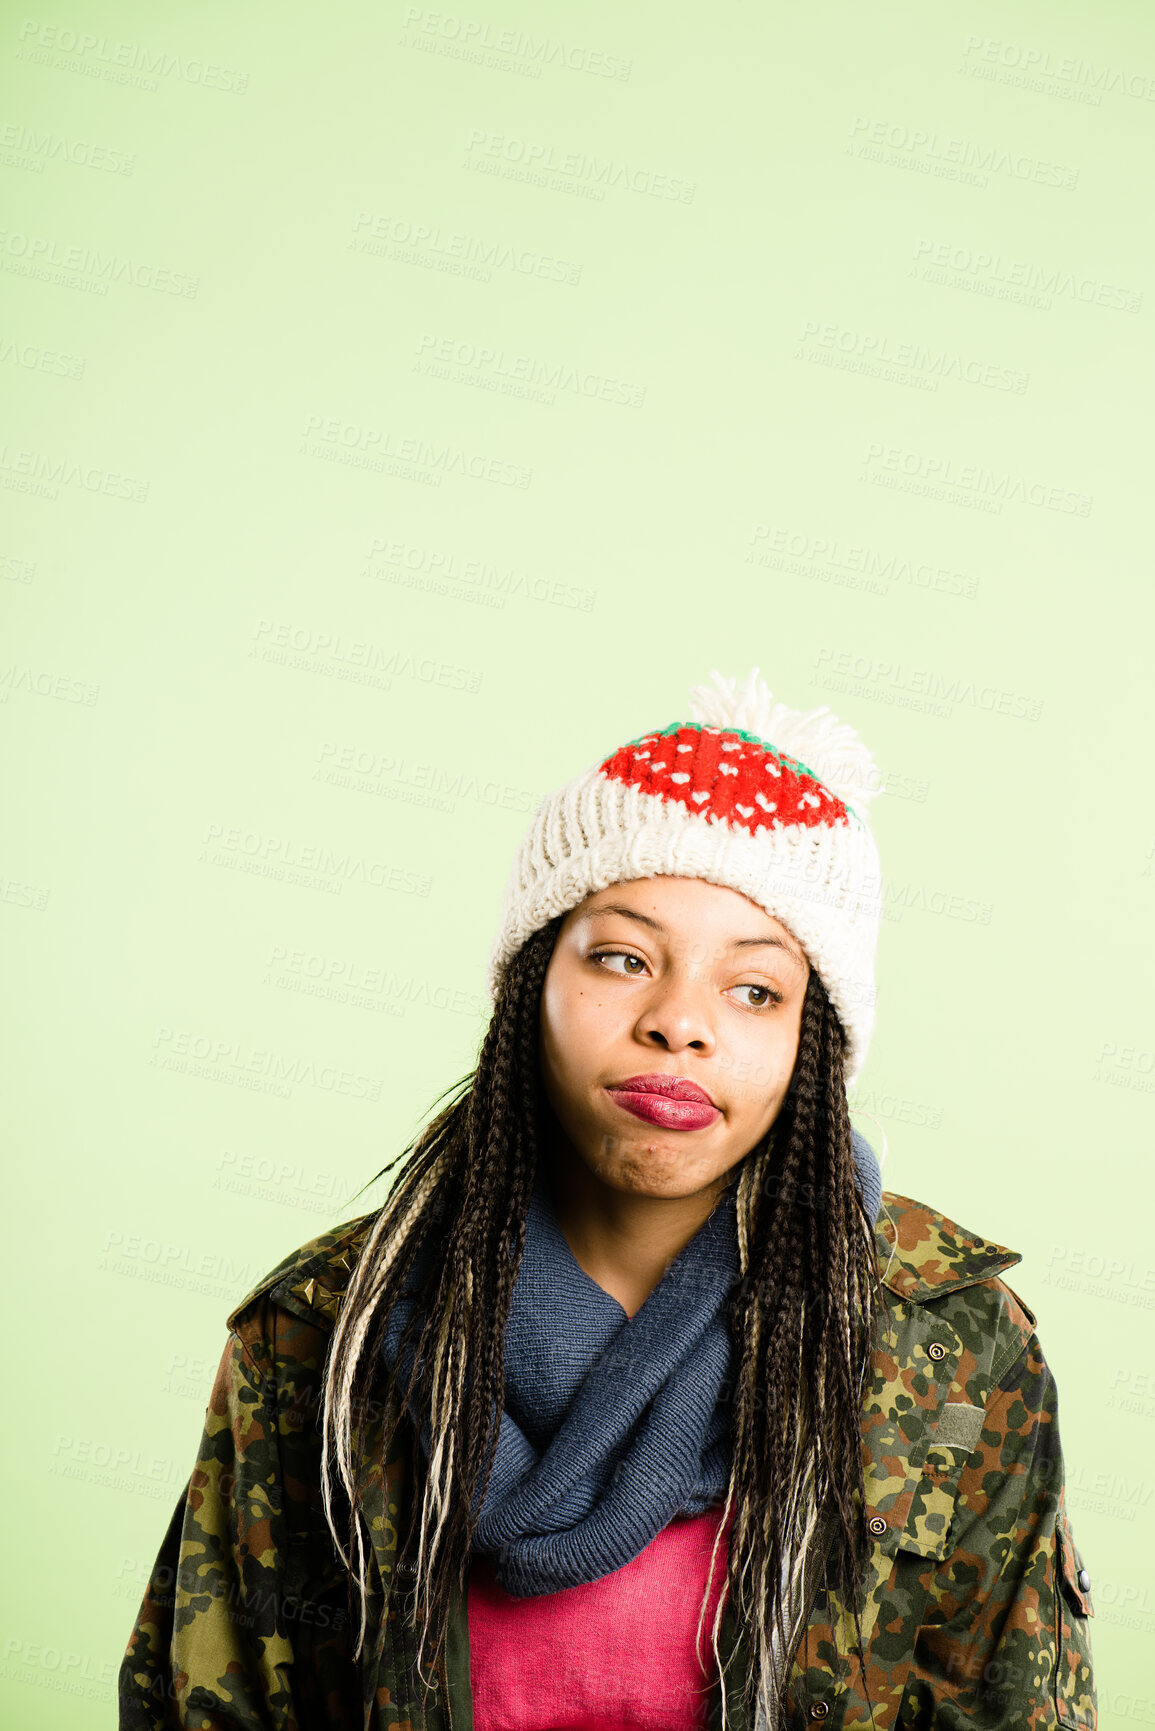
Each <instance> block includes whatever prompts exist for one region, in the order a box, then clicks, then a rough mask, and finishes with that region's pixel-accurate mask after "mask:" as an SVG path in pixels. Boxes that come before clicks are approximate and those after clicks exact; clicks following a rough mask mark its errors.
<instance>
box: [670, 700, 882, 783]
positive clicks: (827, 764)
mask: <svg viewBox="0 0 1155 1731" xmlns="http://www.w3.org/2000/svg"><path fill="white" fill-rule="evenodd" d="M710 677H711V679H712V680H713V681H714V686H715V688H716V689H714V690H711V688H710V686H708V685H694V686H692V687H691V688H690V718H691V720H693V721H700V722H702V723H703V724H704V725H705V726H707V727H736V728H739V729H740V730H741V731H742V732H743V733H752V734H754V735H755V736H756V737H757V738H758V739H762V740H765V742H766V744H767V745H772V746H773V747H774V749H775V751H780V752H784V753H785V754H786V756H787V757H794V758H797V759H798V761H799V762H800V763H804V764H806V766H807V768H808V769H812V770H813V771H814V773H815V775H816V776H817V777H818V779H819V781H820V782H822V784H823V786H824V787H828V788H829V789H830V791H831V793H833V794H836V795H837V797H838V798H839V799H841V800H843V801H844V802H845V803H846V804H849V805H865V804H866V803H867V801H868V800H871V799H874V797H875V796H876V795H877V794H880V793H881V792H882V791H883V790H882V778H881V776H880V775H879V772H878V769H877V767H876V765H875V762H874V759H873V758H872V757H871V755H870V752H869V750H868V749H867V747H866V746H865V745H864V744H863V742H862V740H861V739H860V738H859V737H858V735H857V733H855V731H854V729H853V728H852V727H851V726H850V725H849V723H847V722H845V721H839V719H838V717H837V716H836V715H833V714H831V712H830V709H829V707H828V706H827V705H826V704H825V703H823V704H821V705H820V706H819V707H818V708H817V709H807V710H802V709H791V708H789V707H788V705H787V704H785V703H775V701H774V698H773V695H772V693H771V691H770V688H769V686H768V685H767V684H766V681H765V680H764V679H760V678H759V677H758V669H757V668H756V667H754V668H751V670H750V672H749V673H748V674H747V676H746V680H745V683H744V684H743V685H742V686H741V688H739V687H738V684H737V682H736V681H735V680H733V679H723V677H722V675H721V674H720V673H717V672H714V673H711V675H710Z"/></svg>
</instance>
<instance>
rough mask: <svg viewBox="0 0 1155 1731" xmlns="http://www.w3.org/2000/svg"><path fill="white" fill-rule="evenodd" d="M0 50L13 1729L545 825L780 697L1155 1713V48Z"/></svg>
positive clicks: (690, 10)
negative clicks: (829, 789)
mask: <svg viewBox="0 0 1155 1731" xmlns="http://www.w3.org/2000/svg"><path fill="white" fill-rule="evenodd" d="M0 65H2V66H3V79H4V90H5V95H4V101H3V122H4V124H3V133H2V145H3V148H2V152H0V168H2V170H3V191H4V210H5V213H6V214H5V216H4V233H3V238H2V240H0V287H2V291H3V295H4V309H5V310H4V316H3V319H2V321H0V329H2V333H3V346H2V352H0V373H2V379H3V387H4V394H3V407H2V410H0V416H2V425H0V450H2V457H0V484H2V485H3V488H4V491H5V500H4V502H5V505H6V506H7V510H6V512H5V518H6V523H7V527H6V529H5V531H4V536H3V543H2V547H0V564H2V572H0V575H2V577H3V579H4V581H3V583H2V584H0V589H2V592H3V600H4V607H5V621H6V622H5V627H4V637H3V650H2V657H0V703H2V710H3V721H4V723H5V725H6V730H7V749H6V754H5V768H6V777H5V794H4V800H5V815H6V822H5V838H4V848H3V859H2V863H0V934H2V938H3V946H4V956H5V962H4V977H5V981H6V993H5V997H6V1022H5V1029H4V1040H3V1049H4V1056H5V1061H6V1072H7V1086H6V1090H5V1093H6V1102H7V1105H6V1117H7V1130H6V1136H5V1141H6V1144H7V1147H8V1150H9V1156H10V1158H9V1165H8V1179H7V1191H6V1201H7V1205H8V1222H9V1249H8V1252H7V1255H6V1265H7V1270H8V1274H9V1277H10V1282H11V1297H10V1299H9V1304H8V1316H9V1319H10V1329H9V1336H8V1353H7V1366H6V1381H7V1386H8V1389H9V1394H10V1399H11V1400H12V1401H13V1402H14V1404H15V1410H16V1418H15V1420H12V1421H10V1422H9V1423H8V1425H7V1426H6V1427H5V1445H6V1447H7V1449H8V1451H9V1454H8V1462H7V1467H6V1471H5V1477H4V1484H5V1487H6V1490H7V1492H8V1498H7V1500H8V1504H9V1507H8V1510H7V1514H6V1530H7V1535H8V1547H9V1556H10V1558H18V1560H14V1561H11V1562H10V1565H9V1567H8V1569H7V1570H6V1571H5V1583H4V1591H5V1598H6V1601H7V1602H6V1604H5V1606H4V1613H3V1626H4V1631H5V1642H4V1651H3V1654H2V1655H0V1658H2V1669H0V1690H2V1691H3V1700H4V1708H3V1712H4V1717H5V1720H6V1722H8V1723H12V1724H20V1725H22V1726H23V1725H35V1726H38V1727H39V1726H44V1727H46V1728H47V1727H64V1726H68V1727H89V1726H92V1727H96V1726H98V1725H107V1724H109V1723H111V1722H112V1719H113V1712H112V1707H111V1702H112V1699H113V1679H114V1676H115V1671H116V1668H117V1665H118V1663H119V1659H120V1656H121V1653H122V1652H123V1648H124V1643H125V1641H126V1639H127V1636H128V1633H129V1629H130V1628H131V1625H132V1621H133V1617H134V1615H135V1611H136V1607H137V1603H138V1600H139V1595H140V1592H141V1589H142V1586H143V1582H144V1580H145V1578H146V1576H147V1572H148V1569H149V1567H150V1564H151V1562H152V1559H153V1557H154V1555H155V1553H156V1550H157V1548H158V1546H159V1544H160V1540H161V1537H162V1535H163V1532H164V1528H165V1525H166V1523H167V1520H168V1517H169V1513H170V1511H171V1509H172V1507H173V1505H174V1503H175V1501H176V1499H177V1496H178V1495H179V1493H180V1492H181V1490H182V1488H183V1485H184V1482H185V1479H186V1477H187V1474H188V1472H189V1470H190V1467H191V1464H192V1462H193V1460H194V1458H195V1453H196V1447H197V1443H198V1440H199V1435H200V1428H201V1424H202V1419H203V1413H204V1407H205V1402H206V1400H207V1396H208V1390H209V1388H210V1386H211V1382H212V1377H213V1372H214V1369H215V1365H216V1361H217V1358H218V1357H219V1354H220V1352H221V1349H222V1347H223V1345H224V1340H225V1328H224V1321H225V1317H226V1315H227V1313H228V1311H229V1310H230V1309H231V1308H232V1306H233V1305H234V1304H235V1303H236V1302H237V1301H238V1300H239V1299H240V1297H241V1296H242V1295H243V1293H244V1292H245V1291H246V1290H247V1288H248V1287H249V1286H250V1285H251V1284H252V1283H253V1282H254V1281H255V1280H256V1279H257V1278H258V1277H259V1276H260V1275H261V1274H262V1273H263V1272H264V1271H265V1270H266V1269H267V1268H269V1267H271V1266H272V1265H273V1264H274V1263H275V1262H277V1261H278V1260H279V1259H280V1258H281V1257H282V1256H283V1255H285V1254H286V1252H288V1251H289V1250H290V1249H292V1248H293V1247H294V1246H295V1245H297V1244H300V1243H301V1242H303V1241H304V1240H306V1239H307V1238H310V1237H311V1236H313V1234H315V1233H316V1232H319V1231H321V1230H323V1229H324V1228H325V1227H326V1226H328V1225H330V1224H332V1223H334V1222H337V1221H340V1220H342V1219H345V1218H348V1217H350V1216H351V1215H352V1214H355V1213H361V1212H364V1211H365V1210H366V1209H367V1208H369V1207H371V1206H373V1205H374V1202H375V1201H378V1200H380V1198H381V1195H382V1192H381V1190H380V1187H377V1188H376V1189H374V1190H370V1191H368V1192H366V1193H365V1194H364V1195H363V1196H361V1197H359V1198H358V1199H357V1200H356V1201H354V1200H353V1197H354V1193H355V1192H356V1191H357V1189H358V1187H359V1186H361V1185H363V1184H364V1183H365V1181H366V1180H367V1179H369V1178H371V1177H372V1175H373V1174H374V1173H376V1172H377V1171H379V1169H380V1168H381V1167H382V1166H383V1165H384V1164H385V1162H386V1160H388V1159H390V1158H392V1156H393V1154H394V1153H395V1152H396V1151H397V1149H398V1148H399V1147H400V1146H402V1145H403V1143H404V1142H405V1141H406V1140H407V1139H408V1138H409V1137H410V1136H411V1135H412V1133H413V1132H414V1130H415V1129H416V1128H417V1126H418V1125H419V1124H420V1123H421V1122H422V1121H423V1119H424V1117H425V1116H426V1114H427V1111H428V1109H429V1106H430V1104H431V1102H432V1100H433V1098H434V1097H435V1095H436V1094H437V1093H438V1092H439V1091H440V1090H441V1089H442V1088H444V1087H445V1086H446V1085H447V1084H448V1083H449V1082H450V1081H451V1080H452V1079H453V1078H455V1077H456V1076H457V1075H459V1074H460V1073H461V1072H462V1071H464V1070H465V1069H466V1068H467V1067H468V1066H469V1064H470V1063H471V1061H472V1058H473V1055H474V1053H475V1050H476V1047H477V1043H478V1040H479V1036H480V1034H481V1031H482V1028H483V1013H484V995H483V994H484V968H485V959H486V955H487V951H488V946H489V943H490V941H491V938H492V935H493V932H494V930H495V927H496V921H497V915H498V905H499V897H500V893H501V888H502V884H503V881H504V878H505V874H506V871H507V869H508V866H509V864H510V861H511V858H512V855H513V851H514V849H515V847H516V845H517V843H518V841H519V838H520V836H521V834H522V831H523V829H524V827H525V825H526V823H527V822H528V815H529V812H530V811H531V809H532V807H533V805H534V804H535V803H536V801H537V800H538V799H539V798H540V797H541V796H542V795H543V794H545V793H546V792H547V791H549V790H550V789H551V788H553V787H554V786H556V785H557V784H558V783H560V782H561V781H563V780H565V779H567V778H568V777H570V776H571V775H574V774H576V773H577V772H578V771H580V770H581V769H583V768H585V767H587V766H588V765H589V764H591V763H593V762H594V761H596V759H597V758H598V757H600V756H602V755H604V754H605V753H606V752H608V751H609V750H611V749H612V748H613V747H614V746H616V745H617V744H619V743H620V742H621V741H623V740H626V739H631V738H636V737H637V736H639V735H640V734H641V733H643V732H644V731H646V730H647V729H651V728H654V727H660V726H664V725H666V724H668V723H669V722H670V721H673V720H675V719H679V718H684V716H685V714H686V707H687V705H686V693H687V689H688V687H689V686H690V685H692V684H695V683H698V682H702V681H705V680H707V679H708V677H709V672H710V670H711V669H712V668H715V667H717V668H719V669H720V670H721V671H722V672H723V673H725V674H727V675H731V676H738V677H742V676H743V675H744V674H745V673H746V672H747V670H748V669H749V668H750V666H752V665H754V664H757V665H758V666H759V667H760V668H761V670H762V673H763V676H764V677H765V678H766V679H767V681H768V682H769V684H770V686H771V687H772V689H773V691H774V694H775V696H776V697H778V698H780V699H782V700H783V701H785V702H787V703H790V704H792V705H794V706H796V707H799V708H810V707H813V706H815V705H818V704H829V705H830V706H831V708H832V709H833V710H834V712H835V713H836V714H837V715H838V716H839V717H840V718H841V719H843V720H845V721H848V722H850V723H851V724H852V725H853V726H854V727H855V728H857V729H858V730H859V731H860V733H861V734H862V736H863V738H864V739H865V740H866V742H867V744H868V745H869V746H870V748H871V749H872V751H873V752H874V755H875V758H876V760H877V762H878V764H879V766H880V770H881V772H882V775H883V778H884V782H883V785H884V787H885V789H886V792H885V795H884V796H880V797H879V798H878V799H877V800H876V801H875V802H874V803H873V805H872V807H871V820H872V823H873V826H874V828H875V832H876V834H877V837H878V841H879V846H880V850H881V855H882V860H883V867H884V871H885V874H886V884H885V899H886V909H885V913H886V917H885V918H884V920H883V924H882V932H881V938H880V944H879V958H878V985H879V998H878V1023H877V1030H876V1034H875V1037H874V1042H873V1046H872V1049H871V1052H870V1056H869V1060H868V1063H867V1066H866V1069H865V1071H864V1073H863V1075H862V1078H861V1081H860V1084H859V1086H858V1088H857V1090H856V1102H857V1105H858V1107H859V1108H860V1110H859V1112H858V1113H857V1114H856V1121H857V1122H858V1123H859V1125H860V1127H861V1128H862V1129H864V1130H865V1132H866V1133H867V1135H868V1136H870V1137H871V1139H872V1141H874V1143H875V1144H876V1146H877V1147H878V1148H879V1151H880V1152H881V1151H882V1143H883V1133H885V1144H886V1163H885V1179H886V1182H887V1184H888V1185H889V1187H891V1188H893V1189H896V1190H899V1191H901V1192H903V1193H906V1194H910V1195H913V1196H915V1197H918V1198H920V1199H922V1200H925V1201H928V1202H930V1203H932V1204H933V1205H934V1206H936V1207H938V1208H941V1209H942V1210H944V1211H945V1212H946V1213H948V1214H950V1215H952V1216H953V1217H954V1218H956V1219H958V1220H960V1221H961V1222H962V1223H963V1224H964V1225H966V1226H967V1227H969V1228H972V1229H973V1230H975V1231H977V1232H980V1233H984V1234H987V1235H989V1236H991V1237H993V1238H995V1239H997V1240H999V1241H1001V1242H1003V1243H1006V1244H1010V1245H1013V1246H1014V1247H1015V1248H1016V1249H1018V1250H1020V1251H1021V1252H1022V1254H1023V1261H1022V1264H1021V1266H1020V1267H1018V1268H1016V1269H1015V1270H1014V1271H1013V1273H1012V1275H1011V1280H1012V1283H1013V1284H1014V1286H1015V1289H1016V1291H1018V1292H1020V1293H1021V1294H1022V1296H1023V1298H1024V1299H1025V1300H1026V1302H1027V1303H1028V1304H1029V1305H1030V1306H1031V1307H1032V1308H1033V1309H1034V1310H1035V1311H1036V1313H1037V1316H1038V1325H1039V1332H1040V1337H1041V1339H1042V1341H1043V1344H1044V1347H1045V1350H1046V1352H1047V1355H1048V1357H1049V1359H1050V1361H1051V1363H1052V1365H1053V1367H1054V1370H1055V1374H1056V1377H1057V1380H1058V1384H1059V1390H1060V1398H1061V1415H1062V1430H1063V1439H1064V1446H1065V1451H1066V1457H1067V1465H1068V1483H1069V1487H1070V1490H1069V1495H1070V1505H1071V1512H1072V1517H1073V1521H1074V1528H1075V1534H1076V1538H1077V1540H1078V1542H1079V1545H1080V1548H1081V1549H1082V1551H1083V1553H1084V1555H1085V1557H1086V1559H1087V1562H1088V1566H1089V1568H1090V1571H1091V1575H1092V1580H1093V1594H1094V1596H1095V1600H1096V1612H1097V1615H1096V1620H1095V1622H1094V1624H1093V1631H1092V1632H1093V1640H1094V1647H1095V1654H1096V1660H1097V1674H1098V1681H1099V1691H1100V1703H1101V1723H1102V1724H1104V1725H1105V1726H1114V1725H1123V1724H1132V1723H1137V1724H1152V1723H1155V1685H1153V1684H1152V1683H1151V1680H1150V1666H1149V1663H1147V1662H1145V1659H1146V1654H1147V1652H1148V1650H1149V1643H1150V1638H1151V1636H1152V1634H1155V1589H1153V1588H1152V1586H1151V1575H1150V1555H1151V1540H1152V1510H1153V1504H1152V1492H1153V1489H1155V1469H1153V1468H1152V1465H1151V1457H1152V1449H1151V1444H1152V1421H1153V1418H1155V1381H1153V1380H1152V1377H1153V1374H1155V1365H1153V1364H1152V1357H1151V1346H1150V1343H1151V1327H1150V1318H1151V1309H1152V1307H1153V1306H1155V1250H1153V1249H1152V1246H1151V1239H1150V1228H1149V1217H1148V1209H1147V1202H1148V1199H1149V1195H1150V1181H1149V1161H1150V1148H1151V1137H1150V1124H1151V1095H1152V1090H1153V1089H1155V1026H1153V1024H1152V1019H1151V1013H1150V990H1149V981H1150V977H1151V966H1152V955H1151V942H1150V938H1151V927H1150V923H1149V918H1148V915H1149V911H1150V908H1151V901H1152V897H1153V895H1155V880H1153V876H1152V873H1153V869H1155V868H1153V861H1155V820H1153V818H1152V813H1151V806H1150V793H1149V790H1150V730H1149V729H1148V728H1147V727H1146V726H1145V723H1146V721H1147V712H1148V703H1149V693H1150V673H1149V659H1150V656H1149V640H1150V624H1151V613H1150V608H1149V605H1148V594H1149V584H1150V575H1149V573H1150V563H1149V540H1150V536H1149V486H1150V480H1149V466H1150V451H1149V447H1150V434H1149V422H1150V404H1151V389H1152V342H1151V335H1150V332H1151V317H1152V293H1153V292H1155V282H1153V278H1155V239H1153V235H1152V227H1151V223H1150V209H1149V197H1150V186H1151V173H1152V126H1153V120H1155V25H1153V22H1152V17H1151V13H1150V10H1149V8H1148V7H1146V6H1141V5H1139V4H1122V3H1120V0H1113V3H1109V4H1107V5H1105V6H1099V7H1092V6H1091V5H1090V4H1084V5H1082V6H1081V7H1073V6H1070V5H1048V6H1046V7H1044V6H1043V5H1041V4H1027V3H1024V0H1011V3H1010V4H1009V5H1003V6H995V5H993V4H990V5H981V6H978V5H976V6H970V7H968V8H966V9H965V10H962V11H960V10H959V9H952V8H948V7H938V6H936V7H927V6H924V5H919V6H915V5H911V4H897V5H892V6H889V7H886V8H884V9H878V8H870V9H867V8H862V7H859V6H851V5H838V6H834V5H826V6H823V5H819V6H816V7H808V8H796V9H794V10H792V11H790V12H788V13H784V12H783V11H782V10H781V9H757V8H752V7H748V6H742V7H739V6H733V5H721V6H716V7H713V8H709V9H706V8H702V7H689V6H685V7H678V6H674V7H670V6H661V7H658V6H642V5H633V6H626V7H610V6H607V5H588V6H585V7H582V8H577V7H570V8H548V9H542V8H533V7H531V6H529V5H527V4H524V3H523V4H517V3H516V0H502V3H501V5H500V6H498V7H495V8H494V9H493V10H490V9H489V8H488V6H487V5H481V6H480V7H479V9H477V10H471V11H468V12H463V13H441V12H435V11H432V10H428V9H422V8H421V7H420V6H398V5H394V4H386V5H382V6H369V5H358V6H355V7H350V6H344V7H340V8H337V9H335V10H328V11H317V10H314V11H310V12H305V11H302V10H301V9H289V10H288V11H286V10H285V9H283V8H282V9H274V8H272V7H270V6H268V5H259V4H250V5H246V6H244V7H232V8H224V7H218V6H210V5H198V6H194V7H190V8H186V9H184V10H183V11H172V10H170V11H168V12H165V13H160V12H157V11H156V9H155V8H151V7H144V6H132V5H127V4H123V5H102V6H100V7H98V8H96V9H93V8H91V7H88V8H84V9H81V8H78V7H67V8H63V9H61V10H60V11H55V10H46V11H44V12H43V13H41V12H39V11H36V12H33V13H28V14H22V13H21V12H20V11H19V10H18V9H7V13H6V17H5V19H4V20H3V24H2V28H0ZM447 573H449V575H448V576H447V575H446V574H447ZM343 765H344V766H346V767H342V766H343ZM205 1054H208V1057H207V1058H206V1057H205V1056H204V1055H205ZM270 1067H271V1068H273V1069H275V1070H276V1071H277V1072H278V1073H279V1074H281V1075H282V1076H284V1075H286V1074H287V1076H288V1078H289V1079H288V1080H282V1081H276V1082H271V1081H270V1080H269V1079H268V1078H269V1070H270ZM867 1114H869V1116H868V1115H867Z"/></svg>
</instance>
